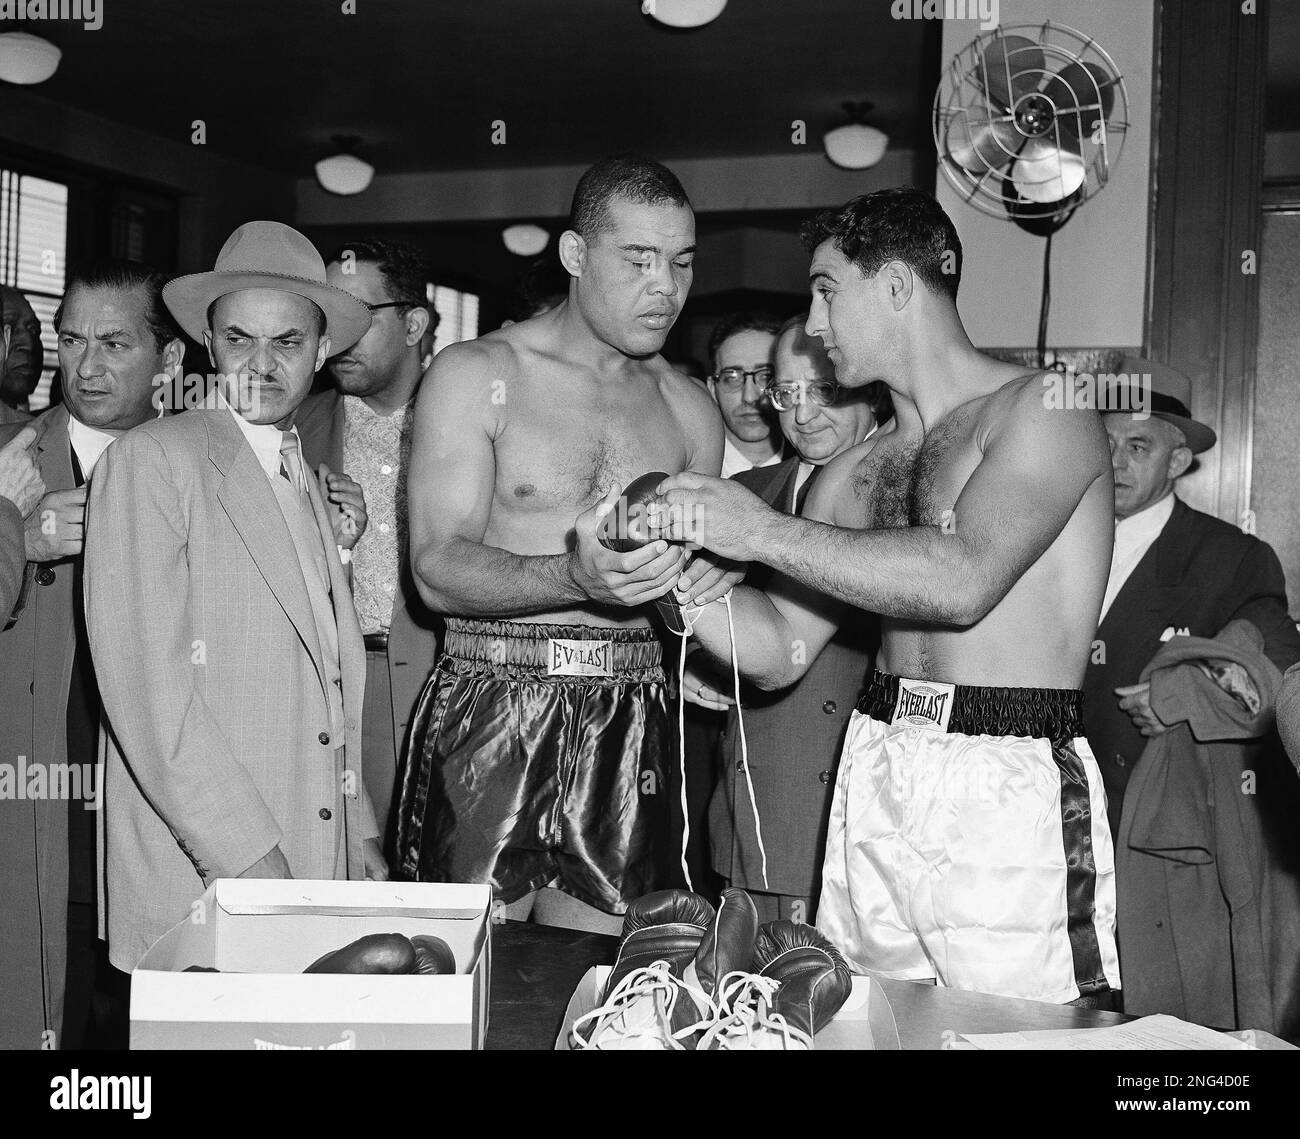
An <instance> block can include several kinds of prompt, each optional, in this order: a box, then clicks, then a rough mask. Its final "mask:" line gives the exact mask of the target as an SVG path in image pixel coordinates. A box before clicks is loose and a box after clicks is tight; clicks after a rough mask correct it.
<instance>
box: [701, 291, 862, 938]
mask: <svg viewBox="0 0 1300 1139" xmlns="http://www.w3.org/2000/svg"><path fill="white" fill-rule="evenodd" d="M807 315H808V314H807V313H804V314H803V315H802V316H797V317H794V318H792V319H791V320H788V321H786V322H785V324H784V325H782V326H781V328H780V330H779V332H778V334H777V338H776V347H775V352H774V361H775V377H774V379H773V382H772V384H771V386H770V387H769V388H768V389H767V391H768V397H769V398H770V400H771V403H772V406H773V407H774V408H775V410H776V411H777V413H778V415H779V417H780V423H781V431H782V433H783V435H784V436H785V439H786V441H787V442H788V443H789V444H790V446H791V447H792V448H793V449H794V454H792V455H791V456H790V457H789V458H787V459H785V460H784V461H783V462H781V463H780V464H778V465H777V466H767V467H754V468H753V469H751V470H746V471H741V472H740V473H739V474H736V475H733V476H732V477H733V478H734V479H735V480H736V481H737V482H739V483H743V484H744V485H745V486H746V487H748V488H749V489H750V490H752V491H753V492H754V493H755V494H757V495H758V496H759V497H760V498H762V499H763V501H765V502H767V503H768V504H770V505H771V506H774V507H775V508H776V509H777V510H780V511H782V512H784V513H786V514H802V513H803V506H804V502H805V501H806V499H807V496H808V492H809V491H810V490H811V489H812V486H813V483H814V482H815V481H816V478H817V476H818V474H819V473H820V472H821V470H822V468H823V467H824V466H825V465H826V464H827V463H829V462H830V461H831V460H832V459H833V458H835V457H836V456H837V455H840V454H843V453H844V452H845V451H847V450H849V449H850V448H851V447H855V446H857V445H858V444H860V443H862V442H863V441H864V440H866V439H867V438H868V437H870V436H871V435H873V434H874V432H875V429H876V418H875V413H874V401H875V398H876V391H875V389H874V388H873V389H862V388H860V389H857V390H856V391H846V390H845V389H842V388H841V387H840V386H839V384H838V383H837V382H836V379H835V367H834V365H833V364H832V363H831V361H830V358H829V357H828V356H827V355H826V349H825V348H824V347H823V346H822V343H821V341H820V340H817V339H814V338H813V337H810V336H808V334H807V333H806V332H805V331H804V324H805V323H806V321H807ZM770 577H771V571H770V570H768V569H767V567H766V566H757V565H756V566H752V567H751V568H750V572H749V576H748V577H747V578H746V581H747V582H748V584H750V585H755V586H758V587H759V588H761V587H762V586H763V585H764V584H765V583H766V582H767V580H768V579H769V578H770ZM878 639H879V638H878V630H877V629H876V627H875V624H874V622H864V621H862V620H861V619H860V615H858V618H857V619H851V620H849V621H846V622H845V623H844V625H843V626H842V627H841V629H840V631H839V633H838V634H836V636H834V637H833V638H832V639H831V640H830V642H829V643H828V644H827V645H826V647H825V648H824V649H823V650H822V651H821V653H820V654H819V655H818V657H817V660H816V661H815V662H814V663H813V665H812V666H811V667H810V668H809V669H808V671H807V672H806V673H805V674H804V676H803V677H802V679H800V680H799V681H798V682H797V683H796V684H794V685H792V686H791V687H789V688H786V689H782V690H781V691H779V692H761V691H758V690H756V689H754V688H751V687H747V688H746V689H745V690H743V699H744V706H743V708H742V711H743V715H744V729H745V737H746V749H745V755H744V756H743V757H742V754H741V747H740V742H739V729H740V723H739V720H738V717H737V715H736V711H735V708H734V701H733V699H732V693H733V692H734V688H733V680H732V677H731V673H730V669H729V668H727V667H726V666H720V667H718V668H714V667H711V666H709V665H708V664H706V663H704V662H703V661H702V660H700V659H699V657H700V654H697V657H696V660H695V661H693V662H692V663H691V666H690V667H689V668H688V670H687V673H686V679H685V681H684V683H683V692H684V694H685V696H686V699H687V700H689V701H691V702H692V703H695V704H700V705H702V706H705V707H716V708H728V709H729V710H730V712H729V715H728V717H727V724H726V729H725V731H724V734H723V740H722V748H721V755H722V771H721V778H720V780H719V781H718V785H717V787H716V789H715V790H714V793H713V801H712V804H711V806H710V809H709V844H710V847H711V849H712V856H713V868H714V870H715V871H716V872H717V873H718V874H720V875H721V876H722V877H723V878H724V879H726V881H727V884H728V885H729V886H740V887H743V888H744V889H745V890H747V891H748V892H749V894H750V896H751V897H752V898H753V899H754V904H755V906H756V907H757V908H758V912H759V919H760V921H765V922H766V921H776V920H778V919H782V918H785V919H791V920H794V921H803V922H808V923H812V922H813V921H814V919H815V916H816V904H817V894H818V892H819V891H820V889H821V865H822V856H823V854H824V853H825V843H826V821H827V817H828V814H829V810H830V799H831V792H832V790H833V788H834V785H835V764H836V760H837V758H838V757H839V753H840V747H841V745H842V744H843V742H844V728H845V725H846V724H847V723H848V720H849V715H850V714H851V713H852V711H853V708H854V705H855V703H856V702H857V698H858V694H859V691H860V689H861V688H862V680H863V676H864V675H865V673H866V670H867V668H868V666H869V665H870V664H871V659H872V654H873V653H874V651H875V648H876V642H877V641H878ZM746 759H747V762H748V765H749V777H750V779H751V780H752V781H753V785H754V801H755V803H756V805H757V807H758V817H759V827H760V828H761V829H762V838H763V848H764V850H766V853H767V878H766V880H764V877H763V859H762V852H761V851H760V849H759V846H758V835H757V831H756V828H755V825H754V813H753V810H752V809H751V807H750V803H749V790H748V786H747V783H746V779H745V762H746Z"/></svg>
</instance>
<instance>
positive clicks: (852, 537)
mask: <svg viewBox="0 0 1300 1139" xmlns="http://www.w3.org/2000/svg"><path fill="white" fill-rule="evenodd" d="M754 544H755V553H756V559H755V560H757V561H761V562H764V563H766V564H767V565H770V566H772V567H773V568H774V569H776V570H778V571H780V572H781V573H783V574H785V575H787V576H788V577H791V578H794V580H795V581H798V582H801V583H802V584H804V585H806V586H808V587H809V588H810V589H815V590H817V591H818V592H819V593H824V594H826V595H827V596H829V597H834V598H837V599H838V600H840V601H845V602H847V603H848V604H850V605H853V606H856V607H857V608H859V609H865V610H867V611H868V612H871V613H879V614H881V615H882V616H885V617H895V618H901V619H905V620H913V621H925V622H927V623H929V624H944V625H956V626H967V625H972V624H974V623H975V622H976V621H978V620H979V619H980V618H982V617H983V616H984V614H986V613H987V612H988V611H989V610H990V609H991V608H992V607H993V606H994V605H995V604H997V602H998V601H999V600H1001V597H1002V595H1004V594H1005V592H1006V590H1005V589H1003V590H1001V592H999V591H998V590H997V589H996V587H993V586H991V585H990V583H989V574H988V573H987V572H986V571H985V567H984V566H983V565H981V560H980V557H979V555H978V554H977V553H976V552H975V551H973V550H972V549H971V547H970V544H969V542H968V541H967V540H966V539H965V538H964V537H959V536H957V535H955V534H950V533H945V532H944V531H943V530H941V529H940V528H939V527H937V526H913V527H907V528H905V529H897V530H846V529H843V528H841V527H838V526H828V525H826V524H825V523H821V522H810V521H808V520H807V519H803V518H796V517H792V516H790V515H785V514H778V513H776V512H772V514H771V515H770V516H769V517H765V518H764V520H763V525H762V526H760V527H759V528H758V530H757V532H756V534H755V536H754ZM1012 580H1014V578H1013V579H1012Z"/></svg>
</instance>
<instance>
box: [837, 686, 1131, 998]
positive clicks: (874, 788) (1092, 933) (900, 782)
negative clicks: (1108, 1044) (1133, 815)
mask: <svg viewBox="0 0 1300 1139" xmlns="http://www.w3.org/2000/svg"><path fill="white" fill-rule="evenodd" d="M1082 720H1083V717H1082V694H1081V693H1079V692H1076V691H1072V690H1069V689H1059V688H1058V689H1032V688H972V687H964V686H961V685H951V684H940V683H936V682H934V681H929V680H926V681H919V680H907V679H905V678H901V677H897V676H891V675H889V674H888V673H883V672H873V673H872V674H870V675H869V676H868V678H867V684H866V687H865V690H864V693H863V696H862V698H861V699H860V700H859V702H858V706H857V710H856V711H855V712H854V713H853V716H852V718H851V719H850V721H849V727H848V735H847V737H846V738H845V741H844V751H843V754H842V756H841V759H840V765H839V775H838V778H837V779H836V783H835V794H834V798H833V799H832V803H831V815H830V825H829V828H828V833H827V840H826V859H825V864H824V866H823V868H822V893H821V900H820V903H819V905H818V910H817V925H818V928H820V929H821V931H822V932H823V933H824V934H825V935H826V936H827V937H829V938H830V939H831V940H832V941H833V942H834V943H835V944H836V945H838V946H839V947H840V949H841V950H842V951H843V952H844V955H845V957H846V958H848V960H849V961H850V962H851V963H852V964H853V965H854V966H855V967H856V968H858V969H860V970H863V971H867V972H872V973H876V974H879V975H881V976H884V977H890V978H896V979H900V980H912V981H920V980H932V981H935V982H936V983H937V984H940V985H944V986H948V987H951V988H954V989H970V990H975V991H978V992H984V993H996V994H999V995H1001V996H1008V997H1021V998H1024V999H1028V1000H1039V1001H1052V1002H1056V1003H1064V1002H1067V1001H1073V1000H1077V999H1079V998H1080V997H1086V998H1091V997H1096V996H1098V995H1099V994H1104V993H1105V992H1106V991H1107V990H1108V989H1118V988H1119V987H1120V981H1119V960H1118V957H1117V956H1116V952H1115V856H1114V851H1113V849H1112V846H1111V838H1110V828H1109V826H1108V825H1107V822H1106V797H1105V791H1104V790H1103V788H1102V782H1101V772H1100V770H1099V769H1098V767H1097V761H1096V759H1094V758H1093V754H1092V750H1091V748H1089V746H1088V741H1087V740H1086V739H1084V738H1083V722H1082Z"/></svg>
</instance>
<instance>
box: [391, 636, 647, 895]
mask: <svg viewBox="0 0 1300 1139" xmlns="http://www.w3.org/2000/svg"><path fill="white" fill-rule="evenodd" d="M661 655H662V652H661V646H660V642H659V639H658V637H657V636H656V634H655V632H654V630H652V629H649V628H644V629H607V628H600V627H596V626H588V625H540V624H538V625H534V624H529V623H525V622H515V621H477V620H466V619H463V618H455V617H453V618H448V620H447V635H446V640H445V643H444V647H443V651H442V653H441V655H440V656H439V658H438V661H437V664H436V665H435V666H434V669H433V672H432V673H431V674H430V676H429V679H428V681H427V683H426V684H425V686H424V690H423V692H422V693H421V694H420V699H419V702H418V703H417V704H416V708H415V715H414V718H413V720H412V723H411V746H410V749H409V751H408V753H407V763H406V770H405V773H404V777H403V781H402V795H401V802H400V804H399V808H398V820H397V861H398V868H397V871H398V872H397V876H398V877H401V878H405V879H408V880H411V879H414V880H417V881H421V882H489V883H491V885H492V887H493V894H494V896H495V897H496V898H497V899H499V900H500V901H502V902H505V903H507V904H508V903H510V902H513V901H516V900H517V899H519V898H521V897H523V896H524V895H525V894H528V893H529V892H530V891H532V890H535V889H537V888H539V887H541V886H546V885H553V886H555V887H557V888H558V889H561V890H563V891H564V892H565V893H568V894H571V895H573V897H575V898H577V899H578V900H580V901H583V902H586V903H587V904H588V905H591V906H595V907H596V908H597V909H600V910H604V911H605V912H607V913H614V914H619V913H622V912H623V911H624V910H625V909H626V908H627V903H628V902H630V901H632V900H634V899H635V898H638V897H640V896H641V895H642V894H644V893H647V892H648V891H650V890H652V889H654V849H653V844H654V840H655V838H656V837H657V836H658V835H660V834H662V833H663V832H664V829H665V827H666V822H667V793H668V790H667V784H666V782H665V776H666V771H665V762H666V757H667V755H668V752H669V748H670V747H671V742H670V731H669V719H668V705H667V694H666V690H665V685H664V673H663V668H662V664H661Z"/></svg>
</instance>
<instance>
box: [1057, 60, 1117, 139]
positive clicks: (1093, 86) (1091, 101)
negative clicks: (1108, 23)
mask: <svg viewBox="0 0 1300 1139" xmlns="http://www.w3.org/2000/svg"><path fill="white" fill-rule="evenodd" d="M1043 94H1044V95H1046V96H1047V97H1048V98H1049V99H1051V100H1052V102H1053V103H1054V104H1055V105H1056V121H1057V122H1058V123H1059V124H1060V126H1061V130H1063V131H1069V133H1070V135H1071V136H1072V137H1073V138H1080V137H1082V136H1084V135H1090V134H1092V133H1093V132H1094V131H1095V130H1096V129H1097V124H1098V121H1100V122H1102V123H1104V122H1105V121H1106V120H1107V119H1109V118H1110V113H1111V111H1112V110H1114V109H1115V79H1114V77H1113V76H1112V75H1111V74H1110V73H1109V72H1108V71H1107V70H1106V69H1105V68H1104V67H1102V66H1101V65H1100V64H1098V63H1071V64H1069V65H1068V66H1066V67H1063V68H1061V70H1060V72H1059V73H1058V74H1056V75H1053V76H1052V77H1051V78H1050V79H1049V80H1048V81H1047V83H1046V84H1045V85H1044V86H1043ZM1099 112H1100V115H1099Z"/></svg>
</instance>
